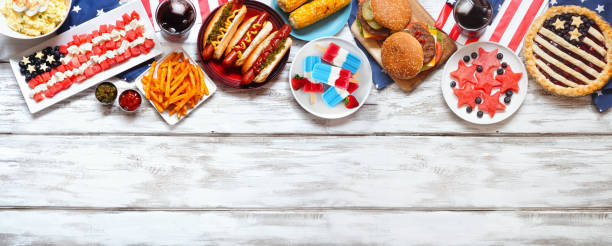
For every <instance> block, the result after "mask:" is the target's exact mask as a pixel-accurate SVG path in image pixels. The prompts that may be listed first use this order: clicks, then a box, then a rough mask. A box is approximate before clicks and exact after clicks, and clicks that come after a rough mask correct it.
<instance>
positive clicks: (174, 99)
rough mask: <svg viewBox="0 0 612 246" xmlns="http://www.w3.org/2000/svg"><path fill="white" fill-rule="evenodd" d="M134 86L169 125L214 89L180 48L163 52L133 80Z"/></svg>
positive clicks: (197, 104) (187, 113)
mask: <svg viewBox="0 0 612 246" xmlns="http://www.w3.org/2000/svg"><path fill="white" fill-rule="evenodd" d="M136 87H138V90H140V92H142V94H143V95H145V98H146V99H147V100H148V101H149V102H150V103H151V105H153V107H154V108H155V109H157V111H158V112H159V114H160V115H161V117H162V118H163V119H164V120H165V121H166V123H168V124H169V125H174V124H176V123H178V122H179V121H181V120H182V119H183V118H185V116H187V115H189V114H190V113H191V112H192V111H193V110H194V109H196V108H197V107H198V106H200V104H201V103H202V102H204V101H206V99H208V98H209V97H210V96H212V94H213V93H215V91H217V86H216V85H215V83H213V82H212V80H211V79H210V78H208V76H207V75H206V74H205V73H204V71H203V70H202V68H201V67H200V66H199V65H198V63H196V62H195V61H194V60H193V59H191V57H189V55H188V54H187V52H185V50H183V49H182V48H179V49H177V50H176V51H174V52H172V53H170V54H168V55H166V56H165V57H163V58H162V59H160V60H159V61H155V62H154V63H153V64H151V67H150V68H149V69H148V70H147V71H145V72H144V73H143V74H142V75H140V77H138V78H137V79H136Z"/></svg>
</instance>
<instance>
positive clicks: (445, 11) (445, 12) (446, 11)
mask: <svg viewBox="0 0 612 246" xmlns="http://www.w3.org/2000/svg"><path fill="white" fill-rule="evenodd" d="M452 12H453V7H451V6H450V5H449V4H448V3H446V4H444V7H442V11H440V15H439V16H438V20H436V24H435V26H436V28H438V29H440V30H442V28H443V27H444V23H446V20H447V19H448V16H450V14H451V13H452Z"/></svg>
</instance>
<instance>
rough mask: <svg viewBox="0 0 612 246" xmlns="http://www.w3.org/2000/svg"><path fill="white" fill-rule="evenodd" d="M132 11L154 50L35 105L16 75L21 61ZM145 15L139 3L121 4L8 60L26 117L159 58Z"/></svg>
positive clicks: (20, 76) (28, 88)
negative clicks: (138, 16) (149, 38)
mask: <svg viewBox="0 0 612 246" xmlns="http://www.w3.org/2000/svg"><path fill="white" fill-rule="evenodd" d="M134 10H135V11H136V12H137V13H138V14H139V15H140V19H141V21H142V22H143V23H145V25H144V29H145V33H148V34H150V35H149V36H151V37H152V38H153V41H154V42H155V47H154V48H153V49H152V50H151V51H150V52H149V53H148V54H143V55H140V56H137V57H133V58H130V59H129V60H127V61H125V62H123V63H121V64H118V65H116V66H114V67H112V68H110V69H108V70H105V71H102V72H100V73H98V74H96V75H94V76H93V77H91V78H89V79H87V80H85V81H83V82H82V83H74V84H73V85H72V86H71V87H70V88H68V89H66V90H63V91H60V92H59V93H57V95H55V96H54V97H53V98H45V99H44V100H42V101H40V102H36V101H34V99H33V98H31V97H30V87H29V86H28V84H27V83H26V82H25V76H23V75H21V73H20V72H19V61H20V60H21V57H23V56H26V55H29V54H32V53H34V52H36V51H38V50H41V49H43V48H45V47H47V46H55V45H60V44H61V45H64V44H67V43H68V42H70V41H71V40H72V35H75V34H85V33H91V31H92V30H97V29H98V27H99V26H100V25H102V24H113V25H114V23H115V21H116V20H119V19H121V15H123V14H124V13H128V14H129V13H131V12H132V11H134ZM147 16H148V15H147V12H146V11H145V9H144V7H143V6H142V3H141V2H140V1H132V2H129V3H127V4H124V5H122V6H119V7H117V8H115V9H113V10H111V11H109V12H106V13H104V14H103V15H100V16H98V17H96V18H93V19H91V20H89V21H87V22H85V23H83V24H81V25H79V26H77V27H73V28H72V29H70V30H68V31H66V32H64V33H62V34H60V35H58V36H55V37H53V38H51V39H49V40H47V41H45V42H43V43H41V44H39V45H37V46H34V47H32V48H30V49H27V50H25V51H23V52H21V53H19V54H17V55H15V56H14V57H12V58H11V59H10V60H9V62H10V64H11V68H12V70H13V74H15V77H16V79H17V84H19V88H20V89H21V93H22V94H23V97H24V98H25V101H26V104H27V105H28V109H29V110H30V113H32V114H33V113H37V112H39V111H41V110H43V109H45V108H47V107H50V106H51V105H54V104H56V103H58V102H60V101H62V100H64V99H66V98H69V97H71V96H73V95H75V94H77V93H79V92H81V91H83V90H85V89H87V88H89V87H91V86H93V85H96V84H98V83H100V82H102V81H104V80H107V79H109V78H111V77H113V76H115V75H117V74H119V73H121V72H123V71H125V70H128V69H130V68H132V67H135V66H137V65H138V64H141V63H143V62H145V61H147V60H149V59H151V58H153V57H155V56H157V55H159V54H161V47H160V43H159V42H158V41H157V40H156V39H155V31H154V30H153V27H152V26H151V25H150V23H151V22H150V21H148V20H147V19H146V18H148V17H147Z"/></svg>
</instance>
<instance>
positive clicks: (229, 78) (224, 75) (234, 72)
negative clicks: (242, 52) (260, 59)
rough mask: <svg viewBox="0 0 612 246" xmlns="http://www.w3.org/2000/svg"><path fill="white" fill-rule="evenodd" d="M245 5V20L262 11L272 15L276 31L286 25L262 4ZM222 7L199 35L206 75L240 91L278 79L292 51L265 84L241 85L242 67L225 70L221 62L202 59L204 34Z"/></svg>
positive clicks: (209, 15)
mask: <svg viewBox="0 0 612 246" xmlns="http://www.w3.org/2000/svg"><path fill="white" fill-rule="evenodd" d="M244 4H245V5H246V7H247V13H246V16H245V17H244V19H245V20H246V19H248V18H251V17H252V16H255V15H258V14H259V13H261V12H262V11H265V12H268V13H269V14H270V18H269V20H270V22H271V23H272V25H273V26H274V30H278V29H280V28H281V26H283V25H284V24H285V22H284V21H283V19H282V18H281V17H280V15H279V14H278V13H277V12H276V11H274V10H273V9H272V8H270V7H268V6H267V5H265V4H263V3H261V2H257V1H245V2H244ZM221 7H223V5H221V6H219V7H217V8H216V9H214V10H213V11H211V12H210V14H208V16H207V17H206V20H204V23H203V24H202V27H201V28H200V33H199V34H198V56H199V57H200V61H201V62H202V67H203V68H204V71H206V74H208V76H210V77H211V78H212V79H213V80H214V81H217V82H221V83H223V84H225V85H227V86H230V87H234V88H240V89H251V88H257V87H260V86H262V85H264V84H266V83H268V82H269V81H270V80H273V79H274V78H276V77H277V76H278V75H279V74H280V73H281V72H282V71H283V68H284V67H285V64H287V60H288V59H289V52H290V50H291V49H290V50H288V51H287V53H286V54H285V56H284V57H283V58H282V59H281V61H280V62H279V64H278V65H277V66H276V67H275V68H274V69H273V70H272V73H270V76H268V79H266V81H264V82H263V83H254V82H253V83H250V84H246V85H243V84H241V83H240V80H241V78H242V74H241V73H240V67H236V68H230V69H225V68H223V67H222V66H221V60H219V61H217V60H208V61H204V60H203V59H202V49H203V48H204V47H202V43H203V39H204V32H206V27H208V24H209V23H210V21H211V19H212V18H213V16H214V13H216V12H217V10H219V9H220V8H221Z"/></svg>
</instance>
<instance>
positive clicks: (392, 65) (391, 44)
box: [381, 32, 423, 79]
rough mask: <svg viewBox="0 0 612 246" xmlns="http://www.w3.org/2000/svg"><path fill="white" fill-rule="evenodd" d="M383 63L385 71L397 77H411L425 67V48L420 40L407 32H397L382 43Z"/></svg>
mask: <svg viewBox="0 0 612 246" xmlns="http://www.w3.org/2000/svg"><path fill="white" fill-rule="evenodd" d="M381 56H382V63H383V67H384V68H385V71H387V73H388V74H389V75H390V76H391V77H393V78H397V79H410V78H412V77H414V76H416V75H417V74H419V72H420V71H421V67H423V48H422V47H421V44H420V43H419V41H418V40H417V39H416V38H414V37H413V36H412V35H410V34H408V33H405V32H396V33H394V34H392V35H391V36H389V37H388V38H387V39H386V40H385V42H383V45H382V51H381Z"/></svg>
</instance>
